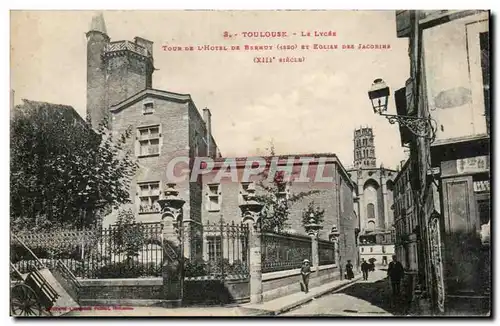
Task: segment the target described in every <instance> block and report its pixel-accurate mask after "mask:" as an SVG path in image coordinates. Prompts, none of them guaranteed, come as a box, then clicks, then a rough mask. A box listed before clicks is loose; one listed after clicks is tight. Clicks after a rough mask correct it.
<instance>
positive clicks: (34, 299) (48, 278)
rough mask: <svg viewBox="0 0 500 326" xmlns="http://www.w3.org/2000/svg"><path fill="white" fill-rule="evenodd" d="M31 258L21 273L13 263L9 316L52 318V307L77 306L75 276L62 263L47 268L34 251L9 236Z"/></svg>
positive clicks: (19, 240) (77, 287) (13, 235)
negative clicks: (30, 262)
mask: <svg viewBox="0 0 500 326" xmlns="http://www.w3.org/2000/svg"><path fill="white" fill-rule="evenodd" d="M11 236H12V237H13V240H15V242H17V243H19V244H20V245H21V246H22V248H24V250H25V251H26V252H28V253H29V254H30V256H31V257H32V258H33V260H31V261H32V262H34V263H33V264H30V265H29V267H28V268H27V269H28V270H27V271H22V270H20V269H19V268H18V267H16V265H15V264H14V263H13V262H12V257H11V262H10V267H11V288H10V313H11V315H12V316H52V315H54V313H53V308H54V305H55V304H56V303H57V302H60V303H62V304H64V305H65V307H64V308H72V307H78V306H79V305H78V303H77V292H78V289H79V287H80V284H79V282H78V281H77V279H76V277H75V276H74V275H73V274H72V273H71V271H70V270H69V269H68V268H67V267H66V266H65V265H64V264H63V263H62V262H61V261H56V262H55V264H52V266H50V268H48V267H47V266H46V265H45V264H44V263H43V262H42V261H41V260H40V259H39V258H38V257H37V256H36V255H35V253H33V251H32V250H31V249H30V248H29V247H28V246H27V245H26V244H25V243H24V242H23V241H21V239H19V238H18V237H17V236H16V235H15V234H11Z"/></svg>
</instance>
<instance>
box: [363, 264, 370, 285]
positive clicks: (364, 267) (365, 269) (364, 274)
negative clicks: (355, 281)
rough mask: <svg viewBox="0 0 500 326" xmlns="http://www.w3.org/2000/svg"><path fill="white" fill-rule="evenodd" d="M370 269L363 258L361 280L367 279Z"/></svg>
mask: <svg viewBox="0 0 500 326" xmlns="http://www.w3.org/2000/svg"><path fill="white" fill-rule="evenodd" d="M369 270H370V265H368V263H367V262H366V260H365V259H364V258H363V262H362V263H361V271H362V272H363V280H365V281H367V280H368V271H369Z"/></svg>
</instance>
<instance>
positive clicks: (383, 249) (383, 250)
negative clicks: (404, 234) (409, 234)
mask: <svg viewBox="0 0 500 326" xmlns="http://www.w3.org/2000/svg"><path fill="white" fill-rule="evenodd" d="M382 253H383V254H385V246H382Z"/></svg>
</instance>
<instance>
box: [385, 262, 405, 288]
mask: <svg viewBox="0 0 500 326" xmlns="http://www.w3.org/2000/svg"><path fill="white" fill-rule="evenodd" d="M404 273H405V270H404V268H403V265H402V264H401V263H400V262H399V261H398V258H397V257H396V255H394V256H392V261H391V262H390V263H389V268H388V269H387V275H388V276H389V278H390V280H391V286H392V296H393V297H397V296H399V294H400V285H401V279H402V278H403V276H404Z"/></svg>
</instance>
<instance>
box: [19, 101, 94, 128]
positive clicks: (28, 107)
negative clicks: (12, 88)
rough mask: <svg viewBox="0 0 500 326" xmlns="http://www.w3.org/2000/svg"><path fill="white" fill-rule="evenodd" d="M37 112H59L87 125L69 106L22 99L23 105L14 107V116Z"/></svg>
mask: <svg viewBox="0 0 500 326" xmlns="http://www.w3.org/2000/svg"><path fill="white" fill-rule="evenodd" d="M38 110H45V111H59V112H61V113H63V114H66V115H69V116H71V117H72V118H74V119H75V120H76V121H77V122H79V123H82V124H87V123H86V121H85V120H84V119H83V118H82V116H80V114H78V112H76V110H75V109H74V108H73V107H72V106H70V105H65V104H54V103H48V102H41V101H31V100H26V99H23V104H21V105H16V106H15V108H14V115H16V114H19V113H28V112H34V111H38Z"/></svg>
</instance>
